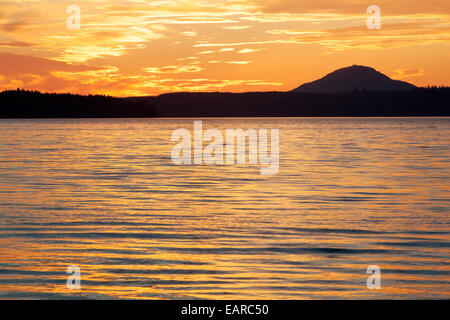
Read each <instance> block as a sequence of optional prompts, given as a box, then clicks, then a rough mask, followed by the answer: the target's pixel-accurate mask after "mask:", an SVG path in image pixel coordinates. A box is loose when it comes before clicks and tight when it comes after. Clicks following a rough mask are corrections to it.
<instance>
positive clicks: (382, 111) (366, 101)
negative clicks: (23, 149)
mask: <svg viewBox="0 0 450 320" xmlns="http://www.w3.org/2000/svg"><path fill="white" fill-rule="evenodd" d="M373 116H380V117H381V116H450V88H449V87H428V88H417V89H413V90H411V91H386V92H370V91H367V90H362V91H357V90H356V91H354V92H349V93H336V94H313V93H293V92H249V93H171V94H164V95H160V96H156V97H141V98H115V97H111V96H103V95H88V96H81V95H73V94H49V93H40V92H37V91H25V90H14V91H4V92H1V93H0V117H2V118H36V117H40V118H59V117H61V118H66V117H94V118H95V117H106V118H108V117H109V118H111V117H137V118H139V117H373Z"/></svg>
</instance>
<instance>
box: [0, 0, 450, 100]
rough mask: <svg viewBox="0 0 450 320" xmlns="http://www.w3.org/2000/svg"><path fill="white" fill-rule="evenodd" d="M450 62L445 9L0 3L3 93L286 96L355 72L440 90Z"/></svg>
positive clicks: (267, 0)
mask: <svg viewBox="0 0 450 320" xmlns="http://www.w3.org/2000/svg"><path fill="white" fill-rule="evenodd" d="M73 4H76V5H78V6H79V7H80V9H81V29H73V30H71V29H68V28H67V24H66V21H67V18H68V17H69V16H70V14H67V12H66V10H67V7H68V6H69V5H73ZM372 4H376V5H378V6H379V7H380V8H381V15H382V19H381V23H382V26H381V29H380V30H369V29H368V28H367V26H366V20H367V18H368V17H369V15H368V14H367V13H366V9H367V7H368V6H369V5H372ZM449 53H450V3H449V1H448V0H427V1H423V0H408V1H405V0H383V1H378V0H377V1H374V2H367V1H362V0H351V1H336V0H333V1H332V0H324V1H320V0H167V1H166V0H161V1H158V0H156V1H145V0H127V1H126V0H108V1H105V0H91V1H76V0H73V1H62V0H46V1H39V0H29V1H26V0H16V1H9V0H7V1H2V0H0V90H5V89H15V88H19V87H20V88H25V89H35V90H41V91H49V92H72V93H82V94H86V93H103V94H110V95H116V96H132V95H153V94H159V93H164V92H172V91H233V92H240V91H262V90H264V91H266V90H276V91H282V90H290V89H293V88H295V87H297V86H298V85H300V84H302V83H304V82H309V81H312V80H315V79H317V78H320V77H322V76H324V75H325V74H327V73H329V72H331V71H333V70H335V69H337V68H341V67H345V66H349V65H352V64H360V65H367V66H371V67H374V68H375V69H377V70H379V71H381V72H383V73H385V74H387V75H388V76H390V77H392V78H394V79H399V80H405V81H409V82H411V83H413V84H415V85H429V84H430V85H447V86H448V85H450V79H449V75H450V59H449V58H450V55H449Z"/></svg>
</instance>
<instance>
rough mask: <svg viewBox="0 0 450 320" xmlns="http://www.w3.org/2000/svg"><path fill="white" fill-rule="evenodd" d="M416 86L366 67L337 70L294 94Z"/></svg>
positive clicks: (394, 89) (409, 87)
mask: <svg viewBox="0 0 450 320" xmlns="http://www.w3.org/2000/svg"><path fill="white" fill-rule="evenodd" d="M414 88H416V87H415V86H414V85H412V84H410V83H407V82H404V81H398V80H392V79H391V78H389V77H388V76H386V75H384V74H382V73H381V72H378V71H376V70H375V69H373V68H370V67H365V66H357V65H354V66H351V67H347V68H342V69H339V70H336V71H334V72H332V73H330V74H328V75H326V76H325V77H323V78H322V79H319V80H316V81H313V82H309V83H305V84H303V85H301V86H300V87H298V88H297V89H294V90H293V92H303V93H340V92H352V91H355V90H367V91H403V90H405V91H407V90H411V89H414Z"/></svg>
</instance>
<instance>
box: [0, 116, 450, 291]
mask: <svg viewBox="0 0 450 320" xmlns="http://www.w3.org/2000/svg"><path fill="white" fill-rule="evenodd" d="M203 126H204V128H205V129H208V128H219V129H221V130H223V132H225V129H227V128H232V129H238V128H242V129H247V128H254V129H259V128H277V129H280V169H279V172H278V174H277V175H274V176H261V175H260V166H259V165H239V166H237V165H236V166H206V165H201V166H175V165H173V164H172V162H171V158H170V155H171V150H172V147H173V146H174V142H172V141H171V139H170V136H171V133H172V131H173V130H175V129H178V128H186V129H189V130H192V128H193V119H184V120H181V119H180V120H177V119H76V120H75V119H64V120H62V119H53V120H37V119H34V120H0V298H37V299H41V298H58V299H59V298H74V297H78V298H100V299H114V298H138V299H141V298H148V299H192V298H193V299H197V298H198V299H367V298H376V299H378V298H387V299H389V298H402V299H403V298H407V299H417V298H447V299H448V298H449V297H450V271H449V270H450V214H449V208H450V183H449V181H450V162H449V161H450V146H449V137H450V119H449V118H435V119H421V118H408V119H406V118H400V119H390V118H386V119H381V118H380V119H364V118H359V119H209V120H204V121H203ZM69 265H78V266H79V267H80V268H81V273H82V275H81V276H82V281H81V286H82V290H81V291H73V290H68V289H67V287H66V279H67V276H68V275H67V274H66V273H65V271H66V269H67V267H68V266H69ZM369 265H378V266H379V267H380V268H381V272H382V288H381V289H380V290H369V289H368V288H367V287H366V280H367V277H368V275H367V274H366V268H367V267H368V266H369Z"/></svg>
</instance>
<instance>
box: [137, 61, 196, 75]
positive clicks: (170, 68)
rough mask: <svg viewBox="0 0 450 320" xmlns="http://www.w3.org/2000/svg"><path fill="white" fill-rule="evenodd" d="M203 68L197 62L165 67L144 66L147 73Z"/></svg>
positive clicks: (181, 71)
mask: <svg viewBox="0 0 450 320" xmlns="http://www.w3.org/2000/svg"><path fill="white" fill-rule="evenodd" d="M202 70H203V69H202V68H201V67H199V66H198V65H197V64H196V63H192V64H189V65H185V66H165V67H149V68H144V71H145V72H147V73H194V72H200V71H202Z"/></svg>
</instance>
